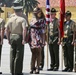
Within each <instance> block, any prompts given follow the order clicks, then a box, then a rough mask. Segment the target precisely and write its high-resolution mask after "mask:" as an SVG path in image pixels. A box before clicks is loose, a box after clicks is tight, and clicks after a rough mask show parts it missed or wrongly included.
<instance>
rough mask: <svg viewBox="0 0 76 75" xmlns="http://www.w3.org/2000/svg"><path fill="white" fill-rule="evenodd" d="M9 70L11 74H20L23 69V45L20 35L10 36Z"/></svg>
mask: <svg viewBox="0 0 76 75" xmlns="http://www.w3.org/2000/svg"><path fill="white" fill-rule="evenodd" d="M10 44H11V49H10V69H11V73H12V74H13V73H14V74H21V73H22V69H23V56H24V45H22V36H21V35H17V34H15V35H10Z"/></svg>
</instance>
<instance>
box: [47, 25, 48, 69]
mask: <svg viewBox="0 0 76 75" xmlns="http://www.w3.org/2000/svg"><path fill="white" fill-rule="evenodd" d="M47 69H48V25H47Z"/></svg>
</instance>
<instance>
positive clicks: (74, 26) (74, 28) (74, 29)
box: [72, 22, 76, 31]
mask: <svg viewBox="0 0 76 75" xmlns="http://www.w3.org/2000/svg"><path fill="white" fill-rule="evenodd" d="M72 30H73V31H76V23H75V22H73V25H72Z"/></svg>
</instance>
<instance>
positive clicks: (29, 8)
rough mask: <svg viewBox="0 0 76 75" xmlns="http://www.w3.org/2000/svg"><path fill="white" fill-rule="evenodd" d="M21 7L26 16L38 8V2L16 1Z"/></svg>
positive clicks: (34, 0) (30, 0) (33, 0)
mask: <svg viewBox="0 0 76 75" xmlns="http://www.w3.org/2000/svg"><path fill="white" fill-rule="evenodd" d="M17 1H18V2H20V3H21V4H22V5H23V10H24V12H25V13H26V15H27V16H28V13H31V12H32V11H33V9H34V8H35V7H37V6H38V4H39V2H38V0H17Z"/></svg>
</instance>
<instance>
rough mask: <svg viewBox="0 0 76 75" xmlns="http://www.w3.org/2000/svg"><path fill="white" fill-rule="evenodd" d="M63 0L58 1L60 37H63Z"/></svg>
mask: <svg viewBox="0 0 76 75" xmlns="http://www.w3.org/2000/svg"><path fill="white" fill-rule="evenodd" d="M64 17H65V0H60V35H61V38H62V37H63V35H64Z"/></svg>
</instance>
